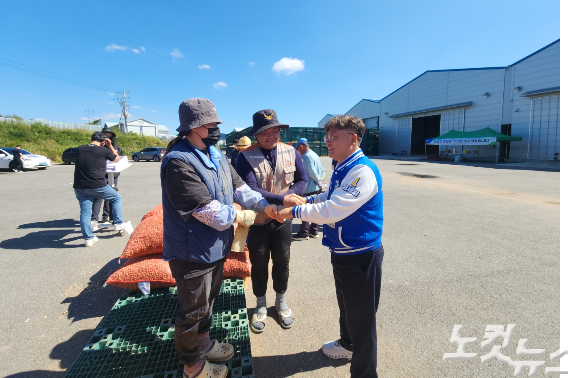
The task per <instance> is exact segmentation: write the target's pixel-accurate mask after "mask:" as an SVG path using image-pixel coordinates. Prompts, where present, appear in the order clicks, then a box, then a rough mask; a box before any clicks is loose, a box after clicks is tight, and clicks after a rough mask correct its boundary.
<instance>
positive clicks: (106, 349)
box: [66, 279, 253, 378]
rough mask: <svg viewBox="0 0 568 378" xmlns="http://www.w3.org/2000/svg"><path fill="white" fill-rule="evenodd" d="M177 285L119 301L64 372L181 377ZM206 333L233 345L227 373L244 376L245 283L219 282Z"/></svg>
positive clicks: (73, 377)
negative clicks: (177, 345)
mask: <svg viewBox="0 0 568 378" xmlns="http://www.w3.org/2000/svg"><path fill="white" fill-rule="evenodd" d="M177 305H178V303H177V290H176V288H167V289H159V290H154V291H152V293H151V294H150V295H142V294H140V293H138V294H132V295H129V296H125V297H122V298H120V299H119V300H117V302H116V303H115V305H114V306H113V308H112V309H111V311H110V312H109V313H108V315H107V316H105V318H104V319H103V320H102V321H101V323H100V324H99V326H98V327H97V329H96V331H95V333H94V334H93V336H92V337H91V339H90V340H89V343H87V345H86V346H85V348H84V349H83V351H82V352H81V354H80V355H79V357H78V358H77V360H76V361H75V363H74V364H73V366H72V367H71V368H70V369H69V370H68V372H67V374H66V377H70V378H82V377H125V378H126V377H136V378H177V377H179V378H181V377H182V375H183V365H181V364H180V363H179V360H178V357H177V355H176V352H175V347H174V340H173V339H174V329H175V328H174V325H175V316H176V311H177ZM210 335H211V338H212V339H217V340H218V341H221V342H228V343H231V344H232V345H233V347H234V348H235V355H234V357H233V359H231V360H230V361H227V362H226V365H227V366H228V367H229V378H245V377H246V378H248V377H253V374H252V358H251V348H250V335H249V330H248V315H247V310H246V300H245V296H244V283H243V281H242V280H239V279H227V280H224V281H223V284H222V286H221V290H220V293H219V295H218V296H217V298H216V299H215V303H214V306H213V316H212V324H211V331H210Z"/></svg>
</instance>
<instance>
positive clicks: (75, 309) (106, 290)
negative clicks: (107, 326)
mask: <svg viewBox="0 0 568 378" xmlns="http://www.w3.org/2000/svg"><path fill="white" fill-rule="evenodd" d="M119 267H120V264H119V263H118V259H113V260H111V261H109V262H108V263H106V265H105V266H103V267H102V268H101V269H100V270H99V271H98V272H97V273H95V274H93V275H92V276H91V278H90V281H89V284H88V285H87V287H86V288H84V289H83V291H81V292H80V293H79V294H78V295H77V296H75V297H67V298H65V299H64V300H63V301H62V302H61V303H69V308H68V310H67V311H68V314H67V317H68V318H69V319H71V320H72V321H73V322H76V321H79V320H83V319H90V318H96V317H101V316H105V315H107V314H108V312H109V311H110V309H111V308H112V306H113V305H114V303H115V302H116V300H117V299H118V298H120V297H121V296H122V295H124V294H127V293H128V292H129V291H128V290H126V289H121V288H119V287H116V286H112V285H107V286H106V287H105V286H104V284H105V282H106V280H107V278H108V277H109V276H110V275H111V274H112V273H114V272H115V271H116V270H117V269H118V268H119Z"/></svg>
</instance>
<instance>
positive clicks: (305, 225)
mask: <svg viewBox="0 0 568 378" xmlns="http://www.w3.org/2000/svg"><path fill="white" fill-rule="evenodd" d="M320 193H321V189H320V190H317V191H315V192H311V193H304V197H307V196H314V195H316V194H320ZM318 226H319V225H318V224H317V223H312V224H310V222H302V225H301V226H300V230H299V231H298V232H299V233H300V234H307V233H308V231H309V232H311V233H312V234H315V233H316V232H318Z"/></svg>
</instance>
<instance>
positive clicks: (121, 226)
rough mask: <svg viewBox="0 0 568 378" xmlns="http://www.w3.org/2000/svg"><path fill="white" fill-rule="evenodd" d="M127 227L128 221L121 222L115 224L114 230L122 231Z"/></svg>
mask: <svg viewBox="0 0 568 378" xmlns="http://www.w3.org/2000/svg"><path fill="white" fill-rule="evenodd" d="M125 228H126V223H120V224H115V225H114V230H115V231H122V230H124V229H125Z"/></svg>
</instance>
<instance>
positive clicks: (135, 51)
mask: <svg viewBox="0 0 568 378" xmlns="http://www.w3.org/2000/svg"><path fill="white" fill-rule="evenodd" d="M132 52H134V54H140V50H138V49H132Z"/></svg>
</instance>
